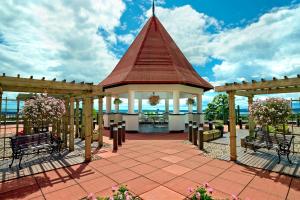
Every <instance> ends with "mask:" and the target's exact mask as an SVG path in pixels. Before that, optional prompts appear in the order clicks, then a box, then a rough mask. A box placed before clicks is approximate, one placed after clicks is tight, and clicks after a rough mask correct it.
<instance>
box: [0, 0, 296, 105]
mask: <svg viewBox="0 0 300 200" xmlns="http://www.w3.org/2000/svg"><path fill="white" fill-rule="evenodd" d="M156 2H157V3H156V4H157V6H156V15H157V17H158V18H159V19H160V21H161V22H162V24H163V25H164V26H165V28H166V29H167V30H168V32H169V33H170V35H171V36H172V37H173V39H174V40H175V42H176V43H177V44H178V46H179V47H180V48H181V50H182V51H183V53H184V54H185V56H186V57H187V58H188V60H189V61H190V62H191V63H192V65H193V66H194V68H195V70H196V71H197V72H198V73H199V74H200V75H201V76H202V77H204V78H205V79H207V80H208V81H209V82H211V83H212V84H213V85H215V86H216V85H222V84H224V83H226V82H233V81H243V80H251V79H260V78H266V79H270V78H272V77H274V76H275V77H278V78H280V77H283V76H285V75H287V76H291V77H292V76H296V75H297V74H299V73H300V44H299V41H300V20H299V19H300V0H292V1H288V0H227V1H220V0H157V1H156ZM151 4H152V2H151V1H150V0H139V1H137V0H123V1H122V0H78V1H71V0H53V1H51V2H50V1H46V0H41V1H33V0H32V1H31V0H28V1H21V0H12V1H0V13H1V18H0V61H1V66H0V72H5V73H6V74H7V75H12V76H15V75H16V74H21V75H22V76H30V75H33V76H34V77H36V78H40V77H43V76H46V78H49V79H52V78H54V77H57V79H61V80H62V79H67V80H69V81H71V80H78V81H88V82H94V83H98V82H100V81H101V80H102V79H103V78H104V77H105V76H107V75H108V74H109V73H110V72H111V71H112V69H113V68H114V66H115V65H116V63H117V62H118V60H119V59H120V58H121V56H122V55H123V54H124V52H125V51H126V49H127V48H128V46H129V45H130V44H131V42H132V41H133V39H134V38H135V36H136V35H137V34H138V32H139V30H140V29H141V28H142V26H143V25H144V24H145V22H146V21H147V19H148V18H149V16H150V15H151ZM8 95H11V94H8ZM215 95H216V94H215V93H214V92H207V93H206V94H205V96H204V107H205V105H206V104H207V103H208V102H210V101H211V100H212V98H213V97H214V96H215ZM281 96H283V97H287V98H299V94H288V95H281ZM265 97H266V96H261V97H260V98H265ZM236 101H237V104H239V105H241V106H242V107H245V106H246V103H247V101H246V100H245V99H244V98H241V97H238V98H237V99H236Z"/></svg>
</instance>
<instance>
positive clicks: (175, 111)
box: [173, 90, 179, 114]
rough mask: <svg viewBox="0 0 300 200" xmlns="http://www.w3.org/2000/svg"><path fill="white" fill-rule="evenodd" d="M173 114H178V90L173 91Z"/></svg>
mask: <svg viewBox="0 0 300 200" xmlns="http://www.w3.org/2000/svg"><path fill="white" fill-rule="evenodd" d="M173 114H179V91H178V90H174V91H173Z"/></svg>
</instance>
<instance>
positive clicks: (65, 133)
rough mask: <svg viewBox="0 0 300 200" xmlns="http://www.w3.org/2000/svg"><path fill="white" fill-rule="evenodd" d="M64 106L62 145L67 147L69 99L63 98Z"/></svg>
mask: <svg viewBox="0 0 300 200" xmlns="http://www.w3.org/2000/svg"><path fill="white" fill-rule="evenodd" d="M65 106H66V114H65V116H64V120H63V141H64V147H67V145H68V134H69V127H68V124H69V115H70V107H69V99H68V98H66V99H65Z"/></svg>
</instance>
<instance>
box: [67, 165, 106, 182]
mask: <svg viewBox="0 0 300 200" xmlns="http://www.w3.org/2000/svg"><path fill="white" fill-rule="evenodd" d="M70 175H71V177H72V178H73V179H74V180H75V181H76V182H79V183H80V182H84V181H88V180H92V179H95V178H98V177H100V176H103V174H101V173H100V172H97V171H96V170H95V169H93V168H86V169H84V170H83V171H81V172H74V173H71V174H70Z"/></svg>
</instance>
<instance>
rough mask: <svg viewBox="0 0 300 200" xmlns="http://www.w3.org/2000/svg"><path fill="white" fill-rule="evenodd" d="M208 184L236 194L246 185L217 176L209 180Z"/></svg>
mask: <svg viewBox="0 0 300 200" xmlns="http://www.w3.org/2000/svg"><path fill="white" fill-rule="evenodd" d="M209 185H210V187H212V188H213V189H216V190H219V191H221V192H224V193H228V194H234V195H238V194H239V193H240V192H241V191H242V190H243V189H244V188H245V186H246V185H242V184H238V183H235V182H232V181H229V180H226V179H223V178H219V177H217V178H215V179H213V180H212V181H210V182H209Z"/></svg>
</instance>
